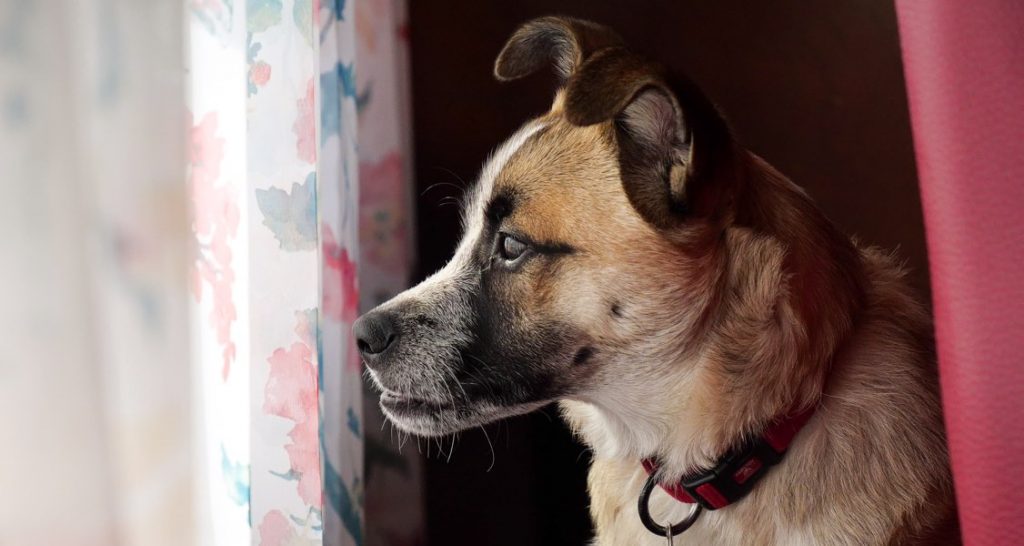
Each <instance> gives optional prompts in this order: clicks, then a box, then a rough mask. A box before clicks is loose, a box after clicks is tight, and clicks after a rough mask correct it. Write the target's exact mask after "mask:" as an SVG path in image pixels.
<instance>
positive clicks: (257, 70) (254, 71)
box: [249, 61, 270, 87]
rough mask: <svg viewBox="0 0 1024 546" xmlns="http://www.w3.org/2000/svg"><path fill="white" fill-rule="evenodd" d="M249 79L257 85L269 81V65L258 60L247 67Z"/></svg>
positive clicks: (262, 84)
mask: <svg viewBox="0 0 1024 546" xmlns="http://www.w3.org/2000/svg"><path fill="white" fill-rule="evenodd" d="M249 81H251V82H252V83H253V85H255V86H257V87H263V86H264V85H266V84H267V82H268V81H270V65H269V64H267V63H265V62H263V61H258V62H256V63H255V64H253V65H252V67H251V68H250V69H249Z"/></svg>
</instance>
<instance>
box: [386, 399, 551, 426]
mask: <svg viewBox="0 0 1024 546" xmlns="http://www.w3.org/2000/svg"><path fill="white" fill-rule="evenodd" d="M549 402H550V400H544V401H537V402H528V403H523V404H515V405H509V406H504V405H496V404H493V403H490V402H469V403H444V402H435V401H429V400H422V399H418V398H410V397H406V396H401V395H397V394H394V393H390V392H387V391H385V392H384V393H383V394H382V395H381V397H380V407H381V410H383V412H384V416H385V417H387V418H388V420H389V421H391V422H392V423H394V425H395V426H396V427H398V429H399V430H401V431H403V432H408V433H410V434H415V435H417V436H423V437H436V436H445V435H448V434H454V433H456V432H460V431H463V430H467V429H471V428H475V427H478V426H481V425H486V424H488V423H493V422H494V421H498V420H501V419H504V418H506V417H512V416H514V415H522V414H524V413H529V412H531V411H533V410H535V409H538V408H540V407H543V406H545V405H547V404H548V403H549Z"/></svg>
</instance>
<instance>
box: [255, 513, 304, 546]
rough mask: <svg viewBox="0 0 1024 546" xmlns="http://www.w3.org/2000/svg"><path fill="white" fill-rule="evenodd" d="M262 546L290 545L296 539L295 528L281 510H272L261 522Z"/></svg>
mask: <svg viewBox="0 0 1024 546" xmlns="http://www.w3.org/2000/svg"><path fill="white" fill-rule="evenodd" d="M259 532H260V546H289V545H290V544H292V543H293V542H294V540H295V539H296V536H295V530H294V529H292V524H291V523H290V522H289V521H288V518H287V517H286V516H285V515H284V514H282V513H281V511H280V510H271V511H270V512H267V514H266V515H265V516H263V521H262V522H260V526H259Z"/></svg>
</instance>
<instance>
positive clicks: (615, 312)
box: [612, 302, 622, 318]
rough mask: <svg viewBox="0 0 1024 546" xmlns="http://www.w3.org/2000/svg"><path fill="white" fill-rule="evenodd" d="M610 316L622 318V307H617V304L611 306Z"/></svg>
mask: <svg viewBox="0 0 1024 546" xmlns="http://www.w3.org/2000/svg"><path fill="white" fill-rule="evenodd" d="M612 316H613V317H615V318H622V306H621V305H619V302H615V303H613V304H612Z"/></svg>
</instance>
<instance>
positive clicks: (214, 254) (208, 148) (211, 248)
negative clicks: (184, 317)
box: [188, 112, 240, 380]
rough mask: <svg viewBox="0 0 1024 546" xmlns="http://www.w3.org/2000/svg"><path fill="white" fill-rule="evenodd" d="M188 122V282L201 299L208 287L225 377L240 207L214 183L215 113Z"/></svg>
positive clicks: (230, 355) (218, 155) (218, 149)
mask: <svg viewBox="0 0 1024 546" xmlns="http://www.w3.org/2000/svg"><path fill="white" fill-rule="evenodd" d="M190 117H191V116H190ZM189 125H190V126H191V130H190V132H189V134H190V142H189V167H190V168H189V175H188V182H189V187H190V192H191V195H192V232H193V234H194V235H195V238H196V258H195V262H194V267H195V269H194V271H193V274H192V287H191V288H192V292H193V295H194V296H195V298H196V301H197V302H201V301H202V299H203V287H204V285H209V287H210V292H211V293H212V295H213V302H212V310H211V312H210V321H211V322H212V323H213V327H214V330H215V332H216V338H217V343H218V344H219V345H220V346H221V354H222V359H223V366H222V368H221V376H222V377H223V379H224V380H227V378H228V375H229V373H230V371H231V363H232V362H233V361H234V359H235V344H234V342H233V341H232V340H231V327H232V325H233V324H234V322H235V319H237V318H238V312H237V310H236V308H235V303H234V301H233V300H232V286H233V285H234V282H235V272H234V269H233V268H232V264H231V262H232V257H233V254H232V250H231V242H232V241H233V240H234V238H235V235H236V234H237V233H238V224H239V221H240V213H239V209H238V205H237V204H236V203H235V195H234V193H233V192H232V188H231V187H229V186H226V185H219V186H218V185H217V182H218V180H219V178H220V165H221V162H222V161H223V160H224V139H223V138H220V137H218V136H217V128H218V122H217V113H216V112H209V113H207V114H206V115H205V116H203V119H202V120H201V121H200V122H199V123H198V124H196V125H194V124H193V122H192V120H191V119H190V120H189Z"/></svg>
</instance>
